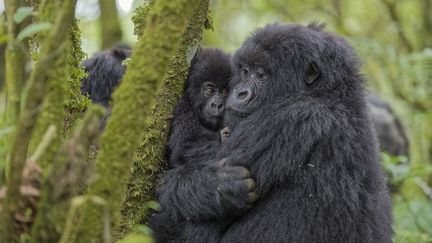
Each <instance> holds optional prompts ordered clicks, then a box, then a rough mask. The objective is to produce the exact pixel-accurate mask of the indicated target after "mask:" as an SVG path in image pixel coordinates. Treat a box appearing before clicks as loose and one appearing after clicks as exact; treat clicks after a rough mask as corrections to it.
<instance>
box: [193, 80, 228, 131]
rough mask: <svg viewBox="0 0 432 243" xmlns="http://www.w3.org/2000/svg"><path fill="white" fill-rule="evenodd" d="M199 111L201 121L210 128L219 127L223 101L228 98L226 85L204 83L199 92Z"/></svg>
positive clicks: (223, 107) (222, 114) (223, 108)
mask: <svg viewBox="0 0 432 243" xmlns="http://www.w3.org/2000/svg"><path fill="white" fill-rule="evenodd" d="M200 96H201V98H200V102H199V108H198V109H199V110H200V111H201V112H200V114H201V120H202V121H204V122H205V123H206V124H207V125H208V126H210V127H213V128H215V127H220V126H221V123H222V120H223V116H224V111H225V101H226V98H227V96H228V86H227V85H217V84H216V83H215V82H211V81H207V82H204V83H203V85H202V87H201V91H200Z"/></svg>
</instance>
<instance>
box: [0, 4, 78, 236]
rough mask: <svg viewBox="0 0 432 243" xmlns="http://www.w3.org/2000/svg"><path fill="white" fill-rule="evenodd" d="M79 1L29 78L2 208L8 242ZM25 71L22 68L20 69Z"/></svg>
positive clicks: (66, 10) (67, 7) (62, 17)
mask: <svg viewBox="0 0 432 243" xmlns="http://www.w3.org/2000/svg"><path fill="white" fill-rule="evenodd" d="M75 2H76V0H65V1H64V3H63V4H64V5H63V7H62V9H60V11H59V14H58V17H57V19H56V21H55V23H54V25H53V27H52V28H51V30H50V31H49V34H48V37H47V38H46V40H44V42H43V44H42V47H41V52H40V57H41V58H40V60H39V61H38V62H37V63H36V64H35V67H34V70H33V72H32V74H31V76H30V79H29V82H28V84H29V91H28V93H29V95H28V97H27V99H26V102H25V105H24V109H23V111H22V113H21V114H20V117H19V120H18V125H17V131H16V133H15V138H14V141H13V142H12V144H13V145H12V151H11V154H10V158H9V166H10V170H9V174H8V177H7V179H8V181H7V186H8V189H7V193H6V199H5V202H4V204H3V209H2V215H1V218H2V222H1V225H0V226H1V227H0V235H1V236H2V239H4V240H5V241H6V242H16V241H17V236H16V235H15V234H14V232H16V231H15V228H16V223H15V220H14V213H15V211H16V210H17V206H18V202H19V200H20V191H19V188H20V185H21V172H22V169H23V167H24V164H25V161H26V159H27V150H28V145H29V141H30V138H31V135H32V132H33V129H34V126H35V123H36V119H37V117H38V113H39V108H40V105H41V103H42V100H43V97H44V94H45V92H46V88H47V80H48V75H49V72H47V70H49V69H50V68H52V67H53V65H54V63H55V59H56V57H57V56H58V55H60V54H62V50H63V49H62V48H59V46H58V45H59V43H63V42H64V41H65V39H66V37H67V29H66V28H64V26H67V25H68V24H69V22H70V20H71V19H72V18H73V15H74V10H75ZM18 68H22V66H18Z"/></svg>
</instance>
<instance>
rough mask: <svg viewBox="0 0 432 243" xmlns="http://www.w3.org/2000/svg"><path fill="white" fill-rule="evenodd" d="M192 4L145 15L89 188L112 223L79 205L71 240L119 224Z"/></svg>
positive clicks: (163, 6)
mask: <svg viewBox="0 0 432 243" xmlns="http://www.w3.org/2000/svg"><path fill="white" fill-rule="evenodd" d="M197 2H198V0H170V1H156V2H155V4H154V6H153V7H152V9H151V11H150V13H149V15H148V16H147V22H146V27H145V30H144V33H143V36H142V37H141V38H140V39H139V40H138V43H137V45H136V48H135V49H134V51H133V53H132V57H131V61H130V64H129V66H128V70H127V72H126V74H125V76H124V79H123V82H122V84H121V85H120V87H119V88H118V89H117V90H116V92H115V93H114V106H113V112H112V115H111V119H110V120H109V121H108V124H107V126H106V130H105V132H104V133H103V134H102V136H101V141H100V145H101V146H100V150H99V154H98V155H97V158H96V165H95V173H96V174H97V175H98V179H97V180H96V181H95V182H93V183H92V184H91V185H89V188H88V195H92V196H98V197H100V198H102V199H103V200H105V202H106V209H107V210H108V213H109V215H110V216H111V217H112V220H111V222H107V220H108V219H107V218H106V217H105V219H101V218H102V217H101V215H103V214H102V208H101V207H100V206H99V207H98V206H97V205H95V204H89V203H88V204H86V205H84V208H83V210H82V211H81V214H80V217H81V221H80V222H81V223H80V228H79V229H78V232H77V240H76V242H92V241H95V242H101V241H102V239H104V235H103V226H104V224H105V225H111V226H114V227H116V226H117V225H118V223H119V221H120V207H121V203H122V200H123V199H124V197H125V193H126V182H127V180H128V178H129V172H130V167H131V164H132V160H133V155H134V152H135V151H136V149H137V148H138V145H139V139H140V135H141V132H140V131H142V130H143V129H144V124H145V122H146V119H147V116H148V114H149V113H150V111H151V108H152V107H153V105H154V99H155V93H156V90H157V89H158V88H159V86H160V83H161V80H162V79H163V76H164V74H165V71H166V68H167V66H168V63H169V61H170V60H171V58H172V56H173V54H174V50H175V49H176V47H177V44H178V43H179V42H180V40H181V37H182V33H183V32H184V30H185V26H186V22H187V20H188V19H189V17H190V16H191V13H192V9H193V7H195V6H197V5H196V3H197ZM190 6H193V7H190ZM174 23H175V24H174ZM113 178H115V179H114V180H113ZM105 215H106V214H105ZM105 229H106V228H105ZM105 239H106V237H105Z"/></svg>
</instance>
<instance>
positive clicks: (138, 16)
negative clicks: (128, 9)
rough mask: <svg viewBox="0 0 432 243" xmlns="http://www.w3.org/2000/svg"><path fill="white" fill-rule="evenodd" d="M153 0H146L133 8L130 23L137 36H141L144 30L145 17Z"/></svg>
mask: <svg viewBox="0 0 432 243" xmlns="http://www.w3.org/2000/svg"><path fill="white" fill-rule="evenodd" d="M154 2H155V0H147V1H145V2H144V3H143V4H142V5H140V6H138V7H137V8H136V9H135V10H134V14H133V16H132V23H133V24H134V26H135V27H134V34H135V35H136V36H138V37H141V36H142V34H143V32H144V27H145V25H146V21H145V18H146V16H147V15H148V13H149V11H150V9H151V7H152V6H153V4H154Z"/></svg>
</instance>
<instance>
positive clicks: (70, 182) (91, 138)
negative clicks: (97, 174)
mask: <svg viewBox="0 0 432 243" xmlns="http://www.w3.org/2000/svg"><path fill="white" fill-rule="evenodd" d="M103 114H104V111H103V109H102V108H100V107H98V106H92V107H90V108H89V110H88V111H87V113H86V117H85V119H84V120H83V121H81V123H80V124H79V125H78V126H77V128H76V129H75V132H74V134H73V135H72V136H71V138H69V139H68V140H66V142H65V143H64V144H63V147H62V149H61V151H60V153H59V154H58V156H56V159H55V163H53V165H52V168H51V170H50V173H49V175H48V177H47V179H46V180H45V181H44V183H43V184H42V198H41V201H40V203H39V207H38V212H37V217H36V219H35V222H34V224H33V226H32V240H33V241H34V242H58V241H59V239H60V236H61V234H62V232H63V229H64V224H65V222H66V219H67V216H68V215H67V212H68V209H69V207H70V201H71V199H72V198H73V197H75V196H77V195H79V185H80V183H82V181H84V180H86V179H87V175H88V173H87V171H86V170H87V169H88V165H87V164H88V156H89V150H90V147H91V146H92V145H94V144H95V141H96V139H97V137H98V134H99V126H100V120H101V118H102V116H103Z"/></svg>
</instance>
